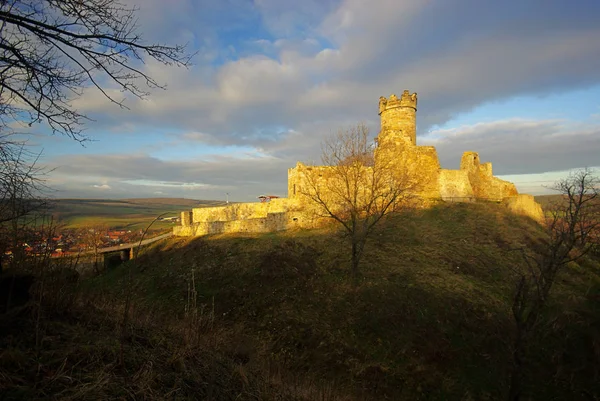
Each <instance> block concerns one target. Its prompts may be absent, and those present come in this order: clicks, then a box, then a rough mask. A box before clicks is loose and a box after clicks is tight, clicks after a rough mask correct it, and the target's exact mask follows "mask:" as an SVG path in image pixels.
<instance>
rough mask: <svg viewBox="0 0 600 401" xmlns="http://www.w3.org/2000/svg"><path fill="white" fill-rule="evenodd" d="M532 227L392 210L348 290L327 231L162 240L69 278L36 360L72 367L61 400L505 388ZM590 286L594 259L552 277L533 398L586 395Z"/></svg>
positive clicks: (488, 393) (474, 396)
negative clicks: (77, 279) (74, 283)
mask: <svg viewBox="0 0 600 401" xmlns="http://www.w3.org/2000/svg"><path fill="white" fill-rule="evenodd" d="M540 235H541V229H540V227H539V226H538V225H537V224H536V223H534V222H533V221H531V220H528V219H524V218H521V217H518V216H515V215H511V214H508V213H507V212H506V210H505V209H504V208H502V207H500V206H498V205H494V204H447V205H441V206H439V207H436V208H433V209H430V210H424V211H418V212H410V213H406V214H402V215H398V216H394V217H393V218H390V219H388V220H387V221H385V222H384V224H382V225H381V226H380V228H379V230H378V231H377V232H376V233H375V234H374V236H373V237H372V240H371V241H370V243H369V244H368V247H367V249H366V253H365V256H364V259H363V263H362V265H361V269H362V270H361V275H360V277H359V281H358V283H356V284H355V283H353V282H352V281H351V280H350V278H349V274H348V270H349V257H348V254H349V252H348V245H347V243H346V242H345V240H344V238H342V237H341V236H339V235H338V234H337V233H336V231H335V230H331V229H321V230H304V231H289V232H282V233H273V234H265V235H254V236H242V235H228V236H224V235H221V236H213V237H208V238H195V239H172V240H169V241H168V242H165V243H163V244H161V245H157V246H154V247H153V248H152V249H150V250H149V251H148V252H147V253H146V254H145V255H142V256H141V257H140V258H139V259H137V260H134V261H131V262H129V264H128V265H125V266H124V267H123V268H118V269H115V270H112V271H108V272H106V273H104V274H102V275H100V276H97V277H92V278H88V279H86V280H85V281H84V282H83V283H81V285H80V287H79V293H78V294H79V295H78V298H77V303H76V305H79V306H78V307H75V306H73V307H72V308H71V309H70V310H71V313H70V314H69V317H68V318H61V319H60V320H57V321H58V322H60V323H53V324H60V325H62V326H59V327H63V328H62V329H56V328H55V326H49V327H52V328H53V330H55V331H56V330H58V331H59V332H61V330H62V332H63V334H62V337H61V340H60V341H56V340H54V341H51V340H49V341H50V342H49V345H48V347H49V348H50V349H51V350H52V351H47V353H50V354H51V355H54V359H52V358H51V357H50V356H48V355H46V354H42V357H41V360H42V361H43V363H42V365H44V366H45V367H47V369H54V371H56V370H58V369H62V370H63V371H64V372H68V374H67V373H65V374H64V375H67V376H69V377H70V378H71V382H70V384H69V387H68V389H65V390H64V391H65V394H68V395H72V394H73V393H74V392H75V391H78V390H81V391H84V390H86V391H87V392H86V393H85V395H86V397H87V398H93V397H94V396H101V397H113V398H114V397H120V396H126V394H128V393H129V394H134V395H135V397H134V398H136V397H137V398H177V397H175V396H173V397H172V395H177V396H178V397H180V398H181V399H186V398H196V399H213V400H234V399H240V400H251V399H252V400H496V399H505V398H506V392H507V390H508V383H509V372H510V369H511V336H512V334H513V330H514V328H513V322H512V316H511V310H510V307H511V295H512V291H513V289H514V286H515V275H514V273H513V270H514V268H515V267H516V266H518V265H519V264H520V263H522V260H521V257H520V253H519V252H518V249H519V248H520V247H524V246H525V247H527V246H529V245H530V244H531V243H532V242H535V241H537V239H538V238H539V237H540ZM127 294H130V296H131V305H132V317H131V320H130V321H129V324H130V325H131V326H130V328H129V329H128V330H127V331H126V333H127V335H126V337H125V338H126V341H119V340H118V338H119V337H118V336H117V335H116V334H115V333H119V329H118V327H120V326H119V323H118V322H119V319H120V318H119V316H122V312H123V307H124V305H125V300H126V298H127ZM599 296H600V262H599V261H598V260H597V259H594V258H592V257H587V258H585V259H583V260H581V261H580V262H579V263H577V264H576V263H573V264H571V265H569V268H568V269H567V271H565V272H564V274H563V275H562V276H560V277H559V279H558V281H557V284H556V287H555V289H554V291H553V296H552V299H551V301H550V308H549V311H548V313H547V315H546V316H545V318H544V322H543V329H544V330H543V331H542V332H543V335H542V336H540V337H539V338H536V341H534V342H533V343H534V344H535V345H534V346H533V347H532V348H531V349H530V350H529V356H528V357H529V361H530V364H529V369H528V371H527V380H526V385H527V388H526V389H527V392H528V394H530V395H531V399H535V400H550V399H573V400H576V399H582V400H583V399H598V398H599V397H600V381H599V380H598V378H599V377H600V324H599V322H600V308H599V304H598V300H599V298H598V297H599ZM64 327H67V329H65V328H64ZM89 327H93V328H94V329H89ZM98 327H100V328H102V330H99V329H98ZM64 333H70V334H64ZM51 335H54V336H56V335H57V334H56V332H53V333H51ZM23 341H24V340H23ZM30 341H33V340H30ZM61 341H62V344H61ZM120 344H124V345H123V346H122V348H121V346H120ZM1 345H2V344H0V346H1ZM90 347H92V348H90ZM93 347H96V348H93ZM13 348H15V349H18V347H13ZM65 348H68V351H69V352H66V350H65ZM93 349H95V351H92V350H93ZM61 350H62V352H64V353H63V354H61ZM13 352H14V353H15V354H18V355H20V358H22V360H27V356H28V355H29V354H27V353H26V352H25V351H21V354H23V355H21V354H19V353H18V352H17V351H13ZM90 354H93V356H90ZM59 355H60V358H59V357H58V356H59ZM65 355H66V356H65ZM119 355H121V357H119ZM119 358H121V359H122V360H123V361H124V362H123V363H121V364H117V365H118V366H116V367H115V365H114V364H115V363H116V362H115V361H116V360H119ZM0 361H2V359H0ZM107 363H110V364H113V365H110V366H111V368H110V369H108V368H106V366H107V365H106V364H107ZM0 366H2V365H0ZM61 367H62V368H61ZM82 369H84V371H85V372H87V374H88V376H85V375H82V374H79V373H78V374H76V373H74V372H79V371H81V370H82ZM94 372H95V374H94ZM3 373H4V374H5V376H3V377H9V378H12V376H6V370H2V369H0V376H1V375H2V374H3ZM99 377H100V378H99ZM101 378H104V381H102V380H100V379H101ZM64 380H66V379H64ZM13 382H17V379H13ZM52 383H53V385H56V386H59V384H58V383H60V381H59V380H55V381H54V382H52ZM115 383H116V384H115ZM65 386H66V385H65ZM40 388H44V387H43V386H38V387H36V389H30V390H28V391H29V393H27V394H29V395H30V396H32V394H33V395H36V394H37V395H39V391H40V390H39V389H40ZM65 388H66V387H65ZM171 391H172V392H173V393H171ZM170 394H171V395H170Z"/></svg>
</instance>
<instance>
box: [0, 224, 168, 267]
mask: <svg viewBox="0 0 600 401" xmlns="http://www.w3.org/2000/svg"><path fill="white" fill-rule="evenodd" d="M167 219H168V218H167ZM156 231H160V230H150V231H149V233H147V235H148V236H149V237H151V236H153V235H155V232H156ZM142 235H143V230H134V231H132V230H117V229H107V228H79V229H70V228H66V229H62V230H60V232H57V233H56V234H55V235H54V236H52V237H47V234H46V233H43V232H41V231H33V232H31V233H30V234H29V235H28V239H27V240H25V241H21V242H20V245H19V246H18V247H17V248H16V249H7V250H5V252H4V258H5V259H10V258H12V257H13V256H14V254H15V253H17V252H18V253H24V254H26V255H32V256H34V255H49V256H50V257H53V258H58V257H66V256H74V255H80V254H84V253H94V252H96V251H97V250H99V249H102V248H107V247H110V246H115V245H119V244H126V243H131V242H136V241H139V240H140V239H141V237H142Z"/></svg>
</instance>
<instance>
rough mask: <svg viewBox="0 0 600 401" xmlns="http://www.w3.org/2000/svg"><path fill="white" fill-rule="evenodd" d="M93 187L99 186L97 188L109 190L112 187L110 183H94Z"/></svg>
mask: <svg viewBox="0 0 600 401" xmlns="http://www.w3.org/2000/svg"><path fill="white" fill-rule="evenodd" d="M92 187H94V188H97V189H102V190H108V191H110V189H111V188H110V185H108V184H100V185H98V184H94V185H92Z"/></svg>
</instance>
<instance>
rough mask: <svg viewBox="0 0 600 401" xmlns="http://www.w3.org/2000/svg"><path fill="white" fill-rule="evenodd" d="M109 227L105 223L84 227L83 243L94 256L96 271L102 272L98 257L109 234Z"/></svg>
mask: <svg viewBox="0 0 600 401" xmlns="http://www.w3.org/2000/svg"><path fill="white" fill-rule="evenodd" d="M107 232H108V227H107V226H106V225H103V224H96V225H92V226H88V227H85V228H83V229H82V232H81V237H80V238H81V244H82V245H85V246H86V248H87V251H88V252H91V253H92V254H93V257H94V263H93V268H94V273H96V274H98V273H100V266H99V265H98V263H99V261H98V257H99V256H100V253H99V251H100V249H101V248H102V247H103V246H104V243H105V239H106V236H107Z"/></svg>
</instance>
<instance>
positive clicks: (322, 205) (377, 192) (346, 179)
mask: <svg viewBox="0 0 600 401" xmlns="http://www.w3.org/2000/svg"><path fill="white" fill-rule="evenodd" d="M321 159H322V162H323V164H324V166H315V167H308V168H306V170H305V172H304V181H305V182H304V185H303V186H302V189H301V191H300V192H301V195H302V196H305V197H306V198H307V199H308V200H309V201H310V202H311V203H312V204H313V205H314V206H316V210H317V211H316V213H318V214H319V215H320V216H322V217H327V218H330V219H333V220H334V221H336V222H337V223H339V224H340V225H341V226H342V227H343V231H344V233H345V234H346V236H347V237H348V238H349V240H350V243H351V246H352V254H351V261H352V275H353V276H354V277H356V274H357V273H358V268H359V263H360V259H361V256H362V255H363V251H364V248H365V245H366V243H367V239H368V237H369V235H370V234H371V233H372V232H373V229H374V227H375V226H376V225H377V223H379V222H380V221H381V219H382V218H383V217H384V216H386V215H387V214H389V213H392V212H394V211H397V210H398V209H399V208H400V207H402V206H403V205H406V203H407V201H408V200H409V199H410V198H411V197H412V196H411V193H412V191H411V189H412V186H411V184H409V181H408V180H406V179H405V176H404V175H403V174H401V172H397V171H393V170H392V169H390V168H389V167H390V166H389V162H388V161H385V160H380V159H377V160H375V157H374V147H373V142H372V141H370V140H369V129H368V128H367V126H366V125H364V124H358V125H356V126H353V127H350V128H348V129H345V130H339V131H338V132H337V134H335V135H334V136H332V137H330V138H329V139H328V140H326V141H325V142H324V143H323V145H322V155H321Z"/></svg>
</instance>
